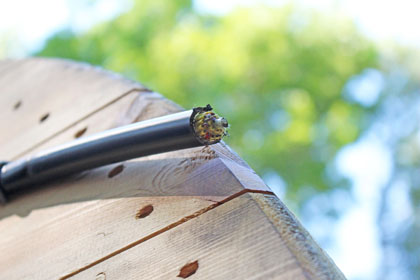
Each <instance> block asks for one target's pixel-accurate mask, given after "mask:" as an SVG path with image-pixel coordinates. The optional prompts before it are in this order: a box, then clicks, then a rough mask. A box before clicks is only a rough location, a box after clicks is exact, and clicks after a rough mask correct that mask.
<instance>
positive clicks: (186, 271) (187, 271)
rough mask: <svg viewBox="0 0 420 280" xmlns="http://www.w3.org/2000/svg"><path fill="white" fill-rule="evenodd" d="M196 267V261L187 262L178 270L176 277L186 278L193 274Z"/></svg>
mask: <svg viewBox="0 0 420 280" xmlns="http://www.w3.org/2000/svg"><path fill="white" fill-rule="evenodd" d="M197 269H198V261H195V262H192V263H187V264H186V265H184V266H183V267H182V268H181V269H180V270H179V274H178V277H181V278H187V277H190V276H191V275H193V274H194V273H195V272H196V271H197Z"/></svg>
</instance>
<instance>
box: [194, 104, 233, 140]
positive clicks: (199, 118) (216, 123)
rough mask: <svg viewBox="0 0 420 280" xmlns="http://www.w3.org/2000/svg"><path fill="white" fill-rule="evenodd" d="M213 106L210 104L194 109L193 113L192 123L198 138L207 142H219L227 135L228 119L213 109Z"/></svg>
mask: <svg viewBox="0 0 420 280" xmlns="http://www.w3.org/2000/svg"><path fill="white" fill-rule="evenodd" d="M212 110H213V108H212V107H211V106H210V105H209V104H208V105H207V106H206V107H197V108H194V109H193V114H192V115H191V125H192V127H193V129H194V133H195V135H196V137H197V139H198V140H199V141H200V142H201V143H203V144H205V145H210V144H215V143H218V142H219V141H220V140H222V138H223V137H224V136H225V135H227V128H228V127H229V124H228V121H227V120H226V119H225V118H223V117H220V116H219V115H217V114H216V113H215V112H213V111H212Z"/></svg>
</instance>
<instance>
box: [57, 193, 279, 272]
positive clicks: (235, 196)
mask: <svg viewBox="0 0 420 280" xmlns="http://www.w3.org/2000/svg"><path fill="white" fill-rule="evenodd" d="M246 193H259V194H266V195H273V196H275V194H274V193H273V192H270V191H261V190H248V189H244V190H242V191H240V192H237V193H235V194H233V195H230V196H228V197H226V198H225V199H223V200H221V201H219V202H216V203H214V204H211V205H209V206H208V207H205V208H203V209H200V210H198V211H196V212H194V213H193V214H191V215H188V216H185V217H183V218H181V219H180V220H178V221H176V222H174V223H172V224H170V225H168V226H166V227H164V228H161V229H160V230H157V231H155V232H153V233H151V234H149V235H147V236H145V237H143V238H140V239H139V240H136V241H134V242H132V243H130V244H128V245H126V246H124V247H122V248H120V249H118V250H116V251H114V252H112V253H110V254H108V255H106V256H104V257H102V258H100V259H98V260H96V261H94V262H92V263H90V264H88V265H85V266H83V267H81V268H79V269H77V270H75V271H73V272H71V273H69V274H66V275H64V276H62V277H61V278H60V280H65V279H68V278H70V277H73V276H75V275H76V274H78V273H80V272H82V271H85V270H87V269H89V268H91V267H93V266H95V265H97V264H99V263H101V262H104V261H106V260H108V259H110V258H112V257H114V256H116V255H118V254H121V253H123V252H125V251H127V250H129V249H131V248H133V247H135V246H137V245H139V244H141V243H143V242H145V241H147V240H149V239H152V238H154V237H156V236H158V235H160V234H162V233H164V232H167V231H169V230H171V229H173V228H175V227H177V226H179V225H181V224H184V223H186V222H188V221H190V220H192V219H194V218H197V217H199V216H201V215H202V214H204V213H206V212H208V211H210V210H213V209H215V208H216V207H218V206H220V205H223V204H225V203H226V202H229V201H231V200H233V199H235V198H237V197H239V196H241V195H243V194H246Z"/></svg>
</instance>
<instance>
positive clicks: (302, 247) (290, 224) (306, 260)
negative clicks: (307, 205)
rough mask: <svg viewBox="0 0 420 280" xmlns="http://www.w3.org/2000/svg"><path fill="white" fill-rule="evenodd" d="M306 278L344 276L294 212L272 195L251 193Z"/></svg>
mask: <svg viewBox="0 0 420 280" xmlns="http://www.w3.org/2000/svg"><path fill="white" fill-rule="evenodd" d="M251 195H252V196H253V198H254V200H255V201H256V202H257V204H258V206H259V207H260V209H261V210H262V211H263V212H264V213H265V215H266V216H267V217H268V219H269V220H270V221H271V222H272V224H273V226H274V227H275V228H276V229H277V231H278V232H279V234H280V236H281V238H282V239H283V240H284V242H285V243H286V245H287V247H288V248H289V250H290V251H291V253H292V254H293V255H294V256H295V257H296V259H297V261H298V262H299V263H300V265H301V266H302V268H303V269H304V270H305V272H306V273H307V275H308V277H309V278H310V279H346V278H345V276H344V274H343V273H342V272H341V271H340V270H339V269H338V267H337V266H336V264H335V263H334V261H333V260H332V259H331V258H330V257H329V256H328V255H327V253H326V252H325V251H324V250H322V248H320V247H319V246H318V244H317V243H316V242H315V241H314V240H313V238H312V236H311V235H310V234H309V232H308V231H306V229H305V228H304V227H303V226H302V224H301V223H300V222H299V221H298V219H297V218H296V217H295V215H294V214H293V213H292V212H291V211H290V210H289V209H288V208H287V207H286V205H284V204H283V203H282V202H281V201H280V199H278V198H277V197H276V196H275V195H259V196H256V195H253V194H252V193H251Z"/></svg>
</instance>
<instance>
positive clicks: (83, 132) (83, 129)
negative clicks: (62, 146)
mask: <svg viewBox="0 0 420 280" xmlns="http://www.w3.org/2000/svg"><path fill="white" fill-rule="evenodd" d="M86 130H87V127H85V128H82V129H81V130H79V131H78V132H76V133H75V134H74V138H79V137H81V136H82V135H83V134H85V132H86Z"/></svg>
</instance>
